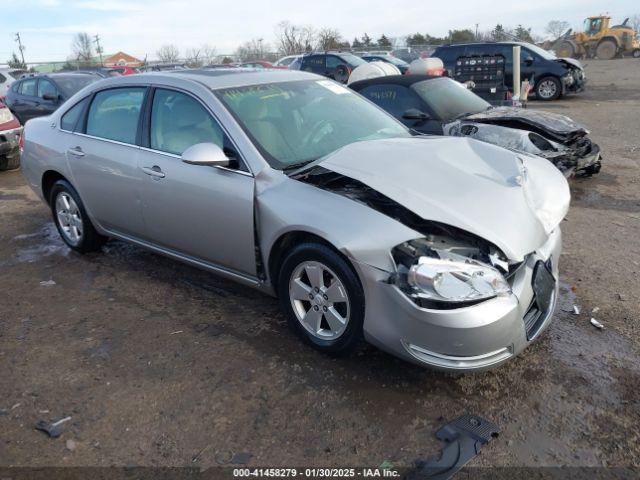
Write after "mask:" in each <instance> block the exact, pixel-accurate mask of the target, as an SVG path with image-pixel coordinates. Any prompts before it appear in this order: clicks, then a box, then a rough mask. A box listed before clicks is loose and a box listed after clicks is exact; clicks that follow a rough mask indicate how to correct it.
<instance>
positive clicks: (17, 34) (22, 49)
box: [16, 32, 27, 67]
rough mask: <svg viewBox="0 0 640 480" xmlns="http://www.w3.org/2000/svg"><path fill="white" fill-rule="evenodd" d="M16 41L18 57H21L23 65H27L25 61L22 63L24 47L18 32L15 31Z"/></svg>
mask: <svg viewBox="0 0 640 480" xmlns="http://www.w3.org/2000/svg"><path fill="white" fill-rule="evenodd" d="M16 42H18V50H20V57H22V65H23V66H25V67H26V66H27V64H26V63H24V49H25V46H24V45H22V40H21V39H20V33H19V32H18V33H16Z"/></svg>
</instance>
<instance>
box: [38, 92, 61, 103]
mask: <svg viewBox="0 0 640 480" xmlns="http://www.w3.org/2000/svg"><path fill="white" fill-rule="evenodd" d="M59 98H60V95H57V94H54V93H45V94H44V95H42V99H43V100H47V101H49V102H57V101H58V99H59Z"/></svg>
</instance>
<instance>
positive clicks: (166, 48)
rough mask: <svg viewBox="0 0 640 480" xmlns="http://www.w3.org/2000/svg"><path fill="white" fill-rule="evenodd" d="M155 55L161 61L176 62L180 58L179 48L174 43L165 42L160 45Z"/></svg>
mask: <svg viewBox="0 0 640 480" xmlns="http://www.w3.org/2000/svg"><path fill="white" fill-rule="evenodd" d="M156 55H157V56H158V60H160V61H161V62H162V63H177V62H178V60H179V59H180V50H178V47H176V46H175V45H172V44H167V45H163V46H161V47H160V49H158V51H157V52H156Z"/></svg>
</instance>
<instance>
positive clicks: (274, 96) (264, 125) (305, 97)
mask: <svg viewBox="0 0 640 480" xmlns="http://www.w3.org/2000/svg"><path fill="white" fill-rule="evenodd" d="M216 94H217V95H218V97H219V98H220V99H221V100H222V102H223V103H224V104H225V106H226V107H227V108H228V109H229V110H230V111H231V113H232V114H233V115H234V117H235V118H236V119H237V120H238V122H239V123H240V125H241V126H242V128H243V129H244V131H245V132H246V133H247V134H248V135H249V136H250V137H251V139H252V140H253V142H254V144H255V145H256V146H257V147H258V148H259V149H260V151H261V152H262V154H263V156H264V157H265V159H266V160H267V162H269V164H270V165H271V166H272V167H273V168H277V169H284V168H287V167H292V166H294V165H296V166H297V165H300V164H303V163H308V162H311V161H313V160H315V159H317V158H320V157H323V156H325V155H328V154H329V153H331V152H333V151H335V150H337V149H339V148H341V147H344V146H345V145H349V144H351V143H354V142H359V141H363V140H376V139H382V138H393V137H410V136H411V134H410V133H409V131H408V130H407V129H406V128H405V127H404V126H403V125H402V124H401V123H399V122H398V121H396V120H395V119H394V118H393V117H391V116H389V115H388V114H387V113H385V112H384V111H383V110H381V109H380V108H378V107H376V106H375V105H373V104H372V103H370V102H369V101H367V100H365V99H364V98H362V97H361V96H360V95H357V94H356V93H354V92H352V91H351V90H349V89H347V88H346V87H344V86H342V85H339V84H337V83H335V82H333V81H331V80H303V81H295V82H283V83H271V84H264V85H251V86H247V87H238V88H229V89H224V90H218V91H217V92H216Z"/></svg>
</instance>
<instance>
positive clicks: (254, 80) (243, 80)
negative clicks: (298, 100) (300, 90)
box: [136, 67, 326, 90]
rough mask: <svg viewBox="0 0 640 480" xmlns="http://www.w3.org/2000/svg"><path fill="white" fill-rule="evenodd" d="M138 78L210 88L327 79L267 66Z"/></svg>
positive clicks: (186, 71) (217, 69) (174, 72)
mask: <svg viewBox="0 0 640 480" xmlns="http://www.w3.org/2000/svg"><path fill="white" fill-rule="evenodd" d="M136 77H138V78H145V77H146V78H148V77H154V78H183V79H185V80H192V81H196V82H198V83H201V84H203V85H204V86H206V87H208V88H210V89H213V90H215V89H219V88H230V87H244V86H247V85H260V84H265V83H278V82H292V81H296V80H313V79H318V80H320V79H325V80H326V78H325V77H321V76H319V75H315V74H313V73H308V72H301V71H299V70H283V69H279V70H278V69H273V70H271V69H265V68H237V67H236V68H215V69H212V70H206V69H197V70H196V69H194V70H175V71H168V72H149V73H142V74H140V75H136Z"/></svg>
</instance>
